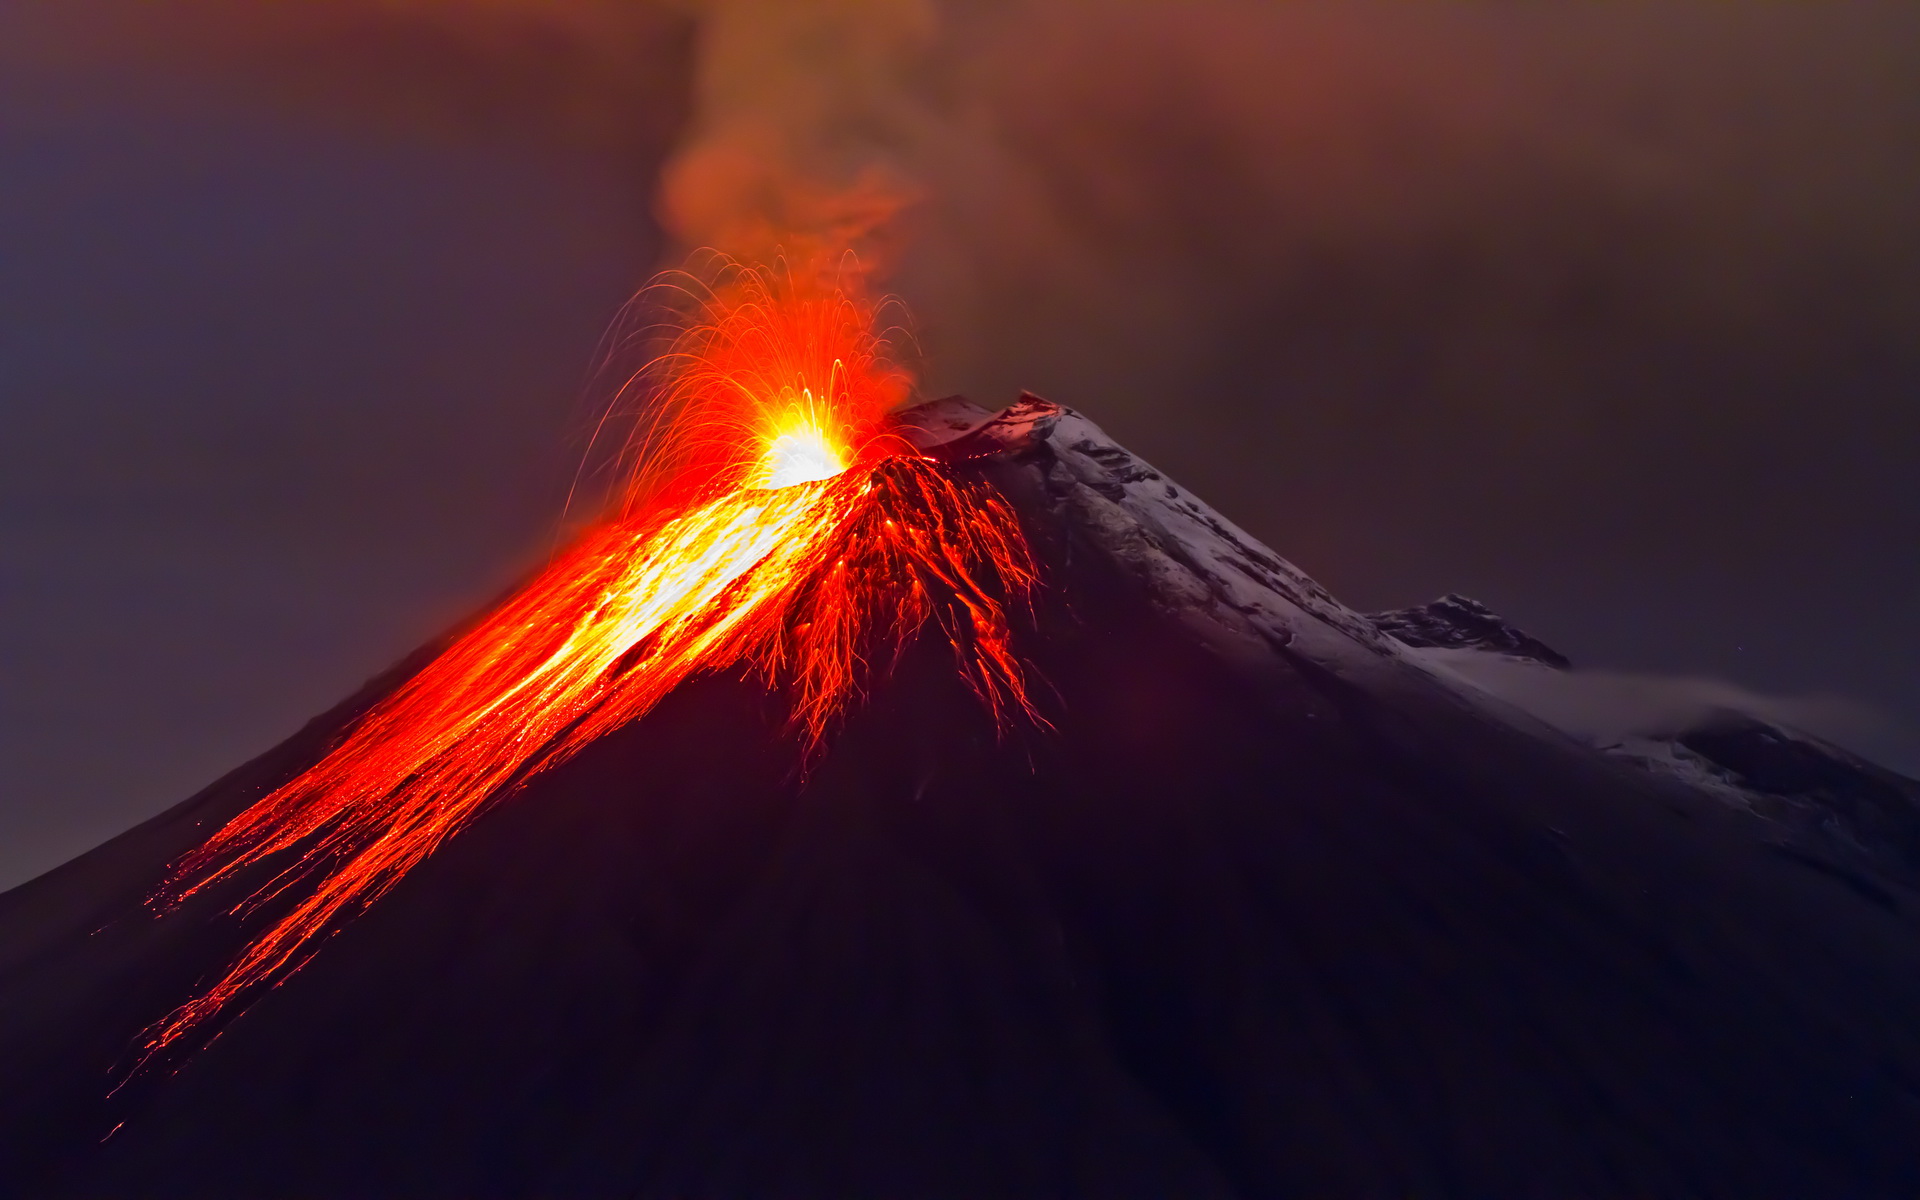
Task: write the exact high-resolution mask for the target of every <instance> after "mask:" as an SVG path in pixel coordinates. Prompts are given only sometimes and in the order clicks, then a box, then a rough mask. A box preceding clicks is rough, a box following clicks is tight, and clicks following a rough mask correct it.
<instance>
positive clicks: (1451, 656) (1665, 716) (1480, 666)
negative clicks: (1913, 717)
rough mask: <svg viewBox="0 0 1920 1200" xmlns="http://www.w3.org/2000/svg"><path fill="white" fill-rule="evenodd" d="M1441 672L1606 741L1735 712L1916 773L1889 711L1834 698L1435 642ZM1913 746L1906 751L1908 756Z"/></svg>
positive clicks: (1665, 733) (1419, 652) (1683, 728)
mask: <svg viewBox="0 0 1920 1200" xmlns="http://www.w3.org/2000/svg"><path fill="white" fill-rule="evenodd" d="M1409 653H1410V654H1412V656H1413V657H1415V658H1416V659H1418V660H1419V661H1421V662H1423V663H1426V664H1427V665H1429V666H1431V667H1433V668H1435V669H1437V670H1439V671H1440V672H1442V673H1444V674H1447V675H1451V676H1453V677H1454V678H1457V679H1462V680H1465V681H1466V682H1467V683H1469V684H1472V685H1473V686H1474V687H1477V688H1479V689H1480V690H1482V691H1485V692H1487V693H1488V694H1490V695H1493V696H1496V697H1498V698H1499V699H1501V700H1504V701H1506V702H1507V703H1509V704H1511V705H1513V706H1514V707H1516V708H1519V709H1521V710H1522V711H1524V712H1527V713H1531V714H1532V715H1533V716H1535V717H1538V718H1539V719H1540V720H1542V721H1545V722H1546V723H1547V724H1549V725H1552V726H1554V727H1555V728H1557V729H1559V730H1561V731H1562V732H1564V733H1568V734H1571V735H1572V736H1574V737H1576V738H1579V739H1581V740H1582V741H1586V742H1590V743H1592V744H1593V745H1596V746H1612V745H1617V744H1619V743H1621V742H1624V741H1628V740H1630V739H1634V738H1657V739H1671V738H1675V737H1678V736H1680V735H1682V734H1686V733H1690V732H1695V731H1698V730H1702V729H1708V728H1711V727H1713V726H1715V725H1716V724H1718V723H1720V722H1722V721H1724V720H1725V719H1726V718H1727V716H1728V715H1729V714H1738V715H1742V716H1748V717H1754V718H1757V719H1759V720H1762V721H1765V722H1768V723H1769V724H1773V725H1778V726H1781V727H1783V728H1786V729H1789V730H1798V731H1800V732H1802V733H1808V734H1812V735H1814V736H1816V737H1820V738H1824V739H1826V740H1828V741H1830V742H1834V743H1836V744H1839V745H1843V746H1847V747H1848V748H1850V749H1854V750H1856V751H1858V752H1861V753H1864V754H1867V755H1869V756H1870V757H1871V756H1885V757H1887V758H1888V761H1889V765H1893V766H1895V767H1897V768H1901V769H1906V770H1912V769H1913V766H1912V763H1913V761H1914V760H1915V759H1916V758H1920V755H1916V754H1915V751H1916V750H1920V746H1916V745H1914V744H1913V742H1912V741H1911V739H1910V738H1902V737H1901V735H1902V734H1904V733H1905V732H1906V731H1902V730H1898V729H1896V728H1895V727H1894V724H1893V723H1892V722H1891V721H1889V720H1888V718H1887V717H1886V716H1885V714H1883V713H1880V712H1878V711H1876V710H1875V709H1873V708H1871V707H1869V706H1867V705H1864V704H1860V703H1858V702H1856V701H1853V700H1848V699H1845V698H1843V697H1840V696H1834V695H1810V696H1773V695H1767V694H1765V693H1762V692H1757V691H1754V690H1752V689H1750V688H1745V687H1742V686H1740V685H1739V684H1735V683H1730V682H1727V681H1726V680H1720V679H1708V678H1704V677H1698V676H1682V675H1656V674H1647V673H1640V672H1632V671H1609V670H1588V669H1575V670H1558V669H1556V668H1553V667H1549V666H1546V665H1545V664H1542V663H1537V662H1532V661H1529V660H1525V659H1519V658H1512V657H1509V656H1507V655H1503V654H1491V653H1488V652H1486V651H1483V650H1472V649H1445V648H1434V647H1425V648H1420V649H1415V650H1412V651H1410V652H1409ZM1903 750H1904V753H1903V752H1902V751H1903Z"/></svg>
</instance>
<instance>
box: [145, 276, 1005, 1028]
mask: <svg viewBox="0 0 1920 1200" xmlns="http://www.w3.org/2000/svg"><path fill="white" fill-rule="evenodd" d="M708 317H709V319H708V320H707V321H705V322H704V323H702V324H699V325H697V326H696V327H695V328H694V329H692V330H690V331H689V332H688V333H687V334H686V335H684V336H683V337H682V338H681V339H680V341H679V343H678V344H677V346H676V348H675V351H674V353H673V354H671V355H669V356H668V358H667V360H665V361H666V362H667V363H668V366H669V369H670V371H671V378H672V382H671V385H670V387H669V388H668V390H667V394H666V396H665V402H666V403H667V404H668V406H669V408H670V409H671V411H672V413H673V417H672V424H671V427H670V428H669V429H668V430H667V432H666V433H665V434H664V435H663V436H662V437H660V438H658V439H656V440H655V443H654V444H652V445H650V446H649V447H647V449H646V457H647V462H648V465H649V470H648V471H646V472H644V473H643V474H642V479H643V483H641V484H638V485H636V487H635V488H634V490H633V492H632V494H631V495H630V497H629V500H628V502H627V504H626V506H625V508H624V510H623V511H622V512H621V513H620V514H619V515H618V516H617V517H615V518H614V519H612V520H610V521H608V522H606V523H604V524H602V525H601V526H599V527H598V528H596V529H594V530H592V531H591V532H589V533H588V534H587V535H586V536H584V537H583V538H582V539H581V540H580V541H579V542H578V543H576V544H575V545H574V546H573V547H571V548H570V549H569V550H568V551H566V552H565V553H564V554H563V555H562V556H560V557H559V558H558V559H557V560H556V561H555V562H553V563H552V564H551V565H550V566H549V567H548V568H547V569H546V570H545V571H543V572H542V573H541V574H540V575H539V576H538V577H537V578H535V579H534V580H533V581H532V582H531V583H529V584H528V585H526V586H525V587H524V588H522V589H521V590H520V591H519V592H518V593H516V594H515V595H513V596H512V597H511V598H509V599H508V600H507V601H506V602H505V603H503V604H502V605H501V606H500V608H499V609H498V610H496V611H495V612H493V613H492V614H490V615H489V616H488V617H487V618H486V619H485V620H484V621H483V622H482V623H481V624H480V625H479V626H478V627H477V628H475V629H473V630H472V631H471V632H469V633H467V634H466V635H464V636H463V637H461V638H460V639H459V640H458V641H457V642H456V643H455V644H454V645H453V646H451V647H450V648H449V649H448V650H446V651H445V652H444V653H443V654H442V655H440V657H439V658H437V659H435V660H434V661H433V662H432V663H430V664H429V665H428V666H427V667H426V668H424V669H423V670H422V671H420V673H419V674H417V675H415V676H414V677H413V678H412V679H410V680H408V681H407V682H406V683H405V684H403V685H402V686H401V687H400V688H399V689H397V690H396V691H395V692H394V693H392V694H391V695H390V696H388V697H387V698H386V699H384V700H382V701H381V702H379V703H378V704H377V705H375V706H374V707H373V708H372V709H371V710H370V711H369V712H368V713H367V714H366V715H365V717H363V718H362V719H361V720H360V721H359V723H358V724H357V725H355V726H354V727H353V728H352V729H351V731H350V732H349V733H348V734H347V736H346V737H345V739H344V740H343V741H342V742H341V743H340V744H339V745H338V746H337V747H336V748H335V749H334V750H333V751H332V752H331V753H329V754H328V755H327V756H326V757H325V758H324V759H322V760H321V761H320V762H319V763H317V764H315V765H314V766H313V767H312V768H310V769H309V770H307V771H306V772H304V773H303V774H301V775H300V776H298V777H296V778H295V779H293V780H292V781H290V782H288V783H287V784H285V785H284V786H282V787H280V788H279V789H277V790H276V791H274V792H272V793H270V794H269V795H267V796H266V797H264V798H263V799H261V800H260V801H258V802H257V803H255V804H254V805H253V806H252V807H250V808H249V809H247V810H246V811H245V812H243V813H241V814H240V815H239V816H237V817H235V818H234V819H233V820H232V821H230V822H229V823H228V824H227V825H226V826H224V827H223V828H222V829H220V830H219V832H217V833H216V834H214V835H213V837H212V838H211V839H209V840H208V841H207V842H206V843H205V844H204V845H203V846H201V847H200V848H198V849H196V850H194V851H193V852H191V853H190V854H188V855H187V856H186V857H185V858H183V859H182V860H181V861H180V862H179V863H177V864H176V866H175V869H174V872H173V874H172V876H171V878H170V879H169V880H168V881H167V883H166V884H165V886H164V887H163V888H162V889H161V890H160V892H159V893H157V894H156V896H155V897H154V904H155V905H156V906H157V907H160V908H170V907H173V906H175V905H178V904H179V903H180V902H182V901H184V900H185V899H186V898H187V897H189V896H191V895H193V894H194V893H196V892H199V891H201V890H202V889H204V888H207V887H208V886H210V885H212V884H214V883H216V882H219V881H222V880H226V879H230V878H232V877H234V876H235V875H236V874H237V873H239V872H242V871H244V870H246V869H248V868H251V867H254V866H256V865H258V864H261V863H264V862H266V861H267V860H269V859H274V858H277V857H280V856H284V857H285V858H286V862H285V864H284V865H283V866H282V867H281V869H280V870H279V871H278V872H277V873H274V874H272V875H271V876H270V877H269V878H268V880H267V882H266V883H265V884H264V885H263V886H261V887H259V888H258V889H257V890H255V891H253V892H252V893H251V894H250V895H249V896H248V897H247V899H245V900H244V901H242V902H241V903H240V905H238V906H237V907H236V909H235V910H234V911H236V912H249V911H252V910H254V909H257V908H258V907H259V906H261V905H263V904H265V903H267V902H269V901H272V900H274V899H275V898H276V897H280V896H283V895H288V894H290V893H291V894H296V895H298V896H299V898H298V899H297V900H290V905H291V906H290V908H289V909H288V911H286V912H285V913H284V915H281V916H279V917H278V918H277V919H276V920H274V921H273V922H272V923H271V924H270V925H269V927H268V928H267V929H266V930H265V931H264V932H262V933H260V934H259V935H258V936H256V937H255V938H254V940H253V941H252V942H251V943H250V944H249V945H247V946H246V948H245V949H244V950H243V951H242V953H241V954H240V956H239V957H238V959H237V960H236V961H234V962H233V963H232V964H231V965H230V966H229V967H228V969H227V970H226V972H225V973H224V975H222V976H221V977H220V978H219V979H218V980H217V981H216V982H214V983H213V984H212V985H211V986H209V987H207V988H206V989H205V990H204V991H202V992H200V994H198V995H197V996H195V997H193V998H192V999H191V1000H189V1001H188V1002H187V1003H186V1004H184V1005H182V1006H181V1007H180V1008H179V1009H177V1010H176V1011H175V1012H174V1013H173V1014H171V1015H170V1016H169V1017H167V1018H166V1019H165V1020H164V1021H162V1022H160V1023H159V1024H157V1025H156V1026H154V1027H153V1028H152V1029H151V1030H149V1033H148V1039H147V1041H146V1044H145V1046H144V1047H143V1056H142V1059H141V1061H142V1063H144V1062H146V1061H148V1060H150V1059H151V1058H152V1057H153V1056H154V1055H156V1054H159V1053H160V1052H162V1051H164V1050H166V1049H167V1047H169V1046H170V1045H172V1044H173V1043H175V1042H177V1041H179V1040H180V1039H181V1038H183V1037H185V1036H186V1035H187V1034H188V1033H190V1032H191V1031H192V1030H193V1029H194V1028H196V1027H197V1026H199V1025H201V1024H202V1023H204V1022H206V1021H207V1020H209V1019H211V1018H212V1017H214V1016H215V1015H217V1014H218V1013H219V1012H220V1011H221V1010H222V1009H223V1008H224V1007H225V1006H227V1005H228V1004H230V1003H232V1002H233V1001H235V1000H236V999H238V998H240V997H241V996H243V995H245V994H249V993H251V992H253V991H254V990H255V989H257V988H259V987H262V986H268V985H272V984H275V983H278V982H279V981H281V980H283V979H285V978H286V977H287V975H289V974H290V973H291V972H293V971H295V970H297V969H298V968H299V967H300V966H301V965H302V964H303V963H304V962H305V961H306V959H307V958H308V957H309V956H310V955H311V954H312V953H313V952H314V951H315V949H316V948H317V946H318V944H319V940H320V939H321V938H322V937H323V936H324V935H325V934H327V933H328V932H330V931H332V930H334V929H337V928H338V927H339V924H340V923H341V922H342V921H343V920H345V919H347V918H349V917H351V916H353V915H354V914H356V913H358V912H360V911H361V910H363V909H365V908H366V907H367V906H368V905H370V904H372V903H373V902H374V901H376V900H378V899H379V898H380V897H381V896H382V895H383V894H385V893H386V891H387V890H388V889H390V888H391V887H393V885H394V884H395V883H397V882H398V881H399V880H400V879H401V877H403V876H404V875H405V874H406V873H407V872H408V871H409V870H411V869H412V868H413V867H414V866H416V865H418V864H419V863H420V862H421V861H422V860H424V859H425V858H426V857H427V856H428V855H430V854H432V853H433V852H434V850H435V849H437V848H438V847H439V846H440V845H441V844H442V843H444V842H445V841H446V840H447V839H448V838H451V837H453V836H454V835H455V834H457V833H459V832H460V830H461V829H462V828H464V827H465V826H466V825H467V824H468V823H469V822H471V821H472V820H473V818H474V817H475V816H476V815H478V814H479V813H480V812H481V811H482V810H483V809H484V808H485V806H486V805H487V804H488V802H489V801H490V800H492V799H494V798H496V797H498V796H500V795H502V794H503V793H504V792H505V791H507V790H509V789H511V788H512V787H514V786H516V785H517V784H519V783H520V782H523V781H524V780H525V779H526V778H527V777H528V776H530V775H531V774H533V773H534V772H536V771H539V770H541V769H543V768H545V767H548V766H551V765H553V764H554V763H556V762H559V761H561V760H562V759H564V758H566V757H568V756H569V755H571V754H573V753H575V752H576V751H578V750H579V749H580V748H581V747H583V746H585V745H587V744H588V743H590V742H592V741H593V740H594V739H596V738H598V737H601V736H602V735H604V734H606V733H608V732H610V731H612V730H614V729H616V728H618V727H619V726H621V725H623V724H625V723H627V722H629V721H632V720H634V719H635V718H637V717H639V716H641V715H642V714H644V713H646V712H647V711H648V710H649V709H650V708H652V707H653V706H654V705H655V704H656V703H658V702H659V700H660V699H661V698H662V697H663V696H665V695H666V694H667V693H668V692H670V691H672V690H673V688H674V687H675V686H676V685H678V684H679V683H680V682H681V681H682V680H684V679H686V678H687V677H688V676H689V675H691V674H693V673H695V672H697V671H711V670H718V669H723V668H726V667H729V666H735V665H747V666H750V667H752V668H755V669H757V670H758V671H760V672H761V673H762V674H763V675H764V677H765V678H766V679H767V680H768V681H769V683H770V684H779V685H781V686H784V687H785V688H787V689H788V690H789V692H790V695H791V697H792V705H793V714H794V722H795V724H796V726H797V727H798V728H799V730H800V731H801V733H802V735H803V737H804V739H805V741H806V743H807V744H808V745H809V746H812V745H815V744H817V743H818V741H819V739H820V738H821V737H822V736H823V735H824V733H825V732H826V730H827V727H828V725H829V723H830V722H831V720H832V718H833V716H834V714H835V713H836V712H837V711H838V710H839V709H840V708H841V707H842V706H843V705H844V704H845V703H847V702H848V700H849V699H850V698H851V697H852V695H853V694H854V693H855V691H856V690H857V689H858V687H859V686H860V683H861V682H862V680H861V667H862V664H863V662H864V661H865V659H866V658H867V657H869V656H870V655H871V654H872V651H873V650H874V648H875V643H876V642H877V641H884V642H886V643H890V644H891V645H892V646H894V647H895V648H898V647H899V646H900V645H902V644H903V643H904V641H905V639H906V638H907V637H908V636H910V635H911V634H912V633H914V632H915V631H916V630H917V629H919V628H920V627H921V626H922V625H923V624H925V623H926V622H927V621H928V620H933V621H935V622H937V623H938V624H939V626H940V627H941V629H942V631H943V632H944V633H945V635H946V636H947V637H948V639H949V640H950V641H951V643H952V644H953V646H954V648H955V651H956V655H957V657H958V663H959V668H960V670H961V672H962V674H963V675H964V676H965V678H966V679H967V681H968V682H969V683H970V684H971V686H972V687H973V689H974V691H975V692H976V693H977V694H978V695H979V696H980V698H981V699H982V701H983V702H984V703H985V704H986V705H987V707H988V708H989V709H990V710H991V711H992V713H993V714H994V716H995V718H996V719H997V720H1000V721H1002V722H1005V721H1009V720H1011V719H1013V718H1014V717H1015V716H1016V715H1018V714H1020V713H1022V712H1026V711H1030V710H1028V708H1027V696H1026V692H1025V689H1024V686H1023V681H1022V672H1021V667H1020V664H1019V663H1018V661H1017V660H1016V659H1015V657H1014V654H1013V651H1012V649H1011V646H1010V644H1009V627H1008V620H1007V614H1006V607H1005V606H1006V604H1007V603H1008V602H1009V601H1012V600H1018V599H1019V598H1021V597H1022V596H1024V594H1025V593H1026V592H1027V590H1028V589H1029V588H1030V587H1031V585H1032V583H1033V579H1034V575H1033V565H1032V561H1031V558H1030V557H1029V554H1028V552H1027V549H1026V545H1025V543H1024V541H1023V539H1022V538H1021V535H1020V531H1019V527H1018V524H1017V522H1016V520H1015V518H1014V516H1013V513H1012V511H1011V509H1010V508H1009V507H1008V506H1007V505H1006V504H1005V502H1004V501H1002V500H1001V499H1000V498H999V497H998V496H997V495H996V494H994V493H992V492H991V491H989V490H987V489H985V488H984V487H982V486H980V485H978V484H969V483H964V482H960V481H957V480H955V479H953V478H952V477H951V476H950V475H949V474H948V472H947V469H946V468H944V467H942V466H941V465H939V464H937V463H935V462H933V461H931V460H929V459H926V458H923V457H921V456H919V455H918V454H917V453H915V452H913V451H912V450H911V448H910V447H908V446H907V445H906V444H905V443H904V442H901V441H899V440H898V439H897V438H893V437H891V436H890V435H888V434H887V433H886V432H885V428H886V427H885V420H886V417H885V414H886V411H887V409H888V408H889V407H890V406H891V405H892V404H893V403H895V402H896V400H897V399H898V397H899V395H900V394H901V389H900V386H899V383H900V381H899V377H898V375H897V374H895V373H893V372H892V371H891V369H890V368H888V367H887V366H886V365H885V362H884V360H883V358H882V357H881V353H880V352H881V349H882V347H881V346H880V344H879V343H878V342H877V341H876V339H875V337H874V335H873V334H872V332H871V325H872V319H873V312H872V309H871V308H870V307H869V306H867V305H864V304H862V303H860V302H857V301H855V300H853V299H850V298H848V297H847V296H845V295H843V294H840V293H838V292H837V291H832V290H824V289H810V288H806V287H802V286H799V285H796V284H795V283H794V282H793V281H791V280H790V279H786V278H784V277H773V276H769V275H767V274H765V273H761V272H751V271H745V272H738V273H736V274H735V275H734V276H733V277H732V279H731V281H730V283H729V286H728V288H727V290H726V291H725V292H724V293H721V294H720V297H719V299H717V300H716V301H715V302H714V303H713V304H712V305H711V306H710V307H709V313H708Z"/></svg>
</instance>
